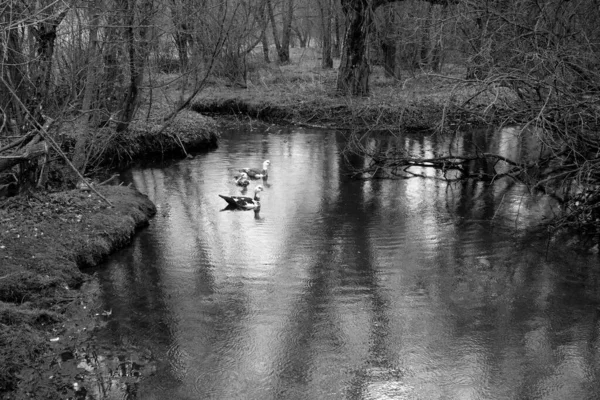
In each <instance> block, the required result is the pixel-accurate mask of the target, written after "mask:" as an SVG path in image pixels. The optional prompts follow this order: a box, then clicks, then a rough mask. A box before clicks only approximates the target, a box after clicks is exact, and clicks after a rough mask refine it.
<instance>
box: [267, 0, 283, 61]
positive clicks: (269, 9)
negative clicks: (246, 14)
mask: <svg viewBox="0 0 600 400" xmlns="http://www.w3.org/2000/svg"><path fill="white" fill-rule="evenodd" d="M267 13H268V14H269V20H270V21H271V29H273V42H274V43H275V50H276V51H277V54H280V52H281V42H280V41H279V34H278V33H277V23H276V22H275V12H274V11H273V4H272V3H271V0H267Z"/></svg>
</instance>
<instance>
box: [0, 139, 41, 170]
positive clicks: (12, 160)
mask: <svg viewBox="0 0 600 400" xmlns="http://www.w3.org/2000/svg"><path fill="white" fill-rule="evenodd" d="M46 154H48V143H46V141H43V142H38V143H34V144H31V145H27V146H25V147H24V148H23V149H22V150H21V151H19V152H17V153H13V154H12V155H9V156H0V172H2V171H5V170H7V169H9V168H12V167H14V166H15V165H17V164H20V163H22V162H25V161H29V160H33V159H34V158H37V157H40V156H43V155H46Z"/></svg>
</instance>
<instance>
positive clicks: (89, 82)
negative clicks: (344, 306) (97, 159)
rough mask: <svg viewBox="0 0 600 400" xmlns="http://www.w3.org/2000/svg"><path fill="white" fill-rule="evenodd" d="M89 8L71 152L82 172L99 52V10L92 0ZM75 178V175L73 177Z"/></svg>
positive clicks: (76, 165) (75, 163)
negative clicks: (85, 60) (82, 84)
mask: <svg viewBox="0 0 600 400" xmlns="http://www.w3.org/2000/svg"><path fill="white" fill-rule="evenodd" d="M88 3H89V6H90V10H91V12H92V15H91V19H90V32H89V35H90V44H89V46H90V47H89V55H88V64H87V73H86V79H85V89H84V95H83V100H82V104H81V113H80V115H79V117H78V118H77V121H76V122H75V133H76V135H77V137H76V139H75V149H74V153H73V165H74V166H75V168H77V170H78V171H81V172H83V169H84V168H85V163H86V153H85V147H86V144H87V137H88V130H89V121H90V113H91V110H92V104H93V100H94V93H95V92H96V89H97V88H96V78H97V65H98V55H99V53H100V46H99V44H98V26H99V24H100V10H99V9H98V8H97V7H96V6H95V5H94V3H95V2H94V1H93V0H89V1H88ZM73 178H75V179H76V178H77V177H73Z"/></svg>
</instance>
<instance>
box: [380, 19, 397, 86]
mask: <svg viewBox="0 0 600 400" xmlns="http://www.w3.org/2000/svg"><path fill="white" fill-rule="evenodd" d="M383 18H384V27H383V35H384V37H383V39H382V41H381V51H382V53H383V69H384V71H385V76H387V77H388V78H397V79H399V78H400V74H397V73H396V40H395V38H394V33H395V32H394V27H395V26H396V13H395V10H394V8H393V7H389V8H388V9H387V10H386V11H385V13H384V17H383Z"/></svg>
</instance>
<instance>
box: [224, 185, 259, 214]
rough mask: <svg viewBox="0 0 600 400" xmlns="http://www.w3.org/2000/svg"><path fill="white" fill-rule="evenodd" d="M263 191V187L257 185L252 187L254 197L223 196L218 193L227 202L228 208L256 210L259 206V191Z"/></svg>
mask: <svg viewBox="0 0 600 400" xmlns="http://www.w3.org/2000/svg"><path fill="white" fill-rule="evenodd" d="M261 191H263V187H262V186H260V185H258V186H256V187H255V188H254V197H247V196H225V195H222V194H220V195H219V197H221V198H222V199H223V200H225V201H226V202H227V207H228V208H229V209H238V210H257V209H259V208H260V197H259V195H258V194H259V193H260V192H261Z"/></svg>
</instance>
